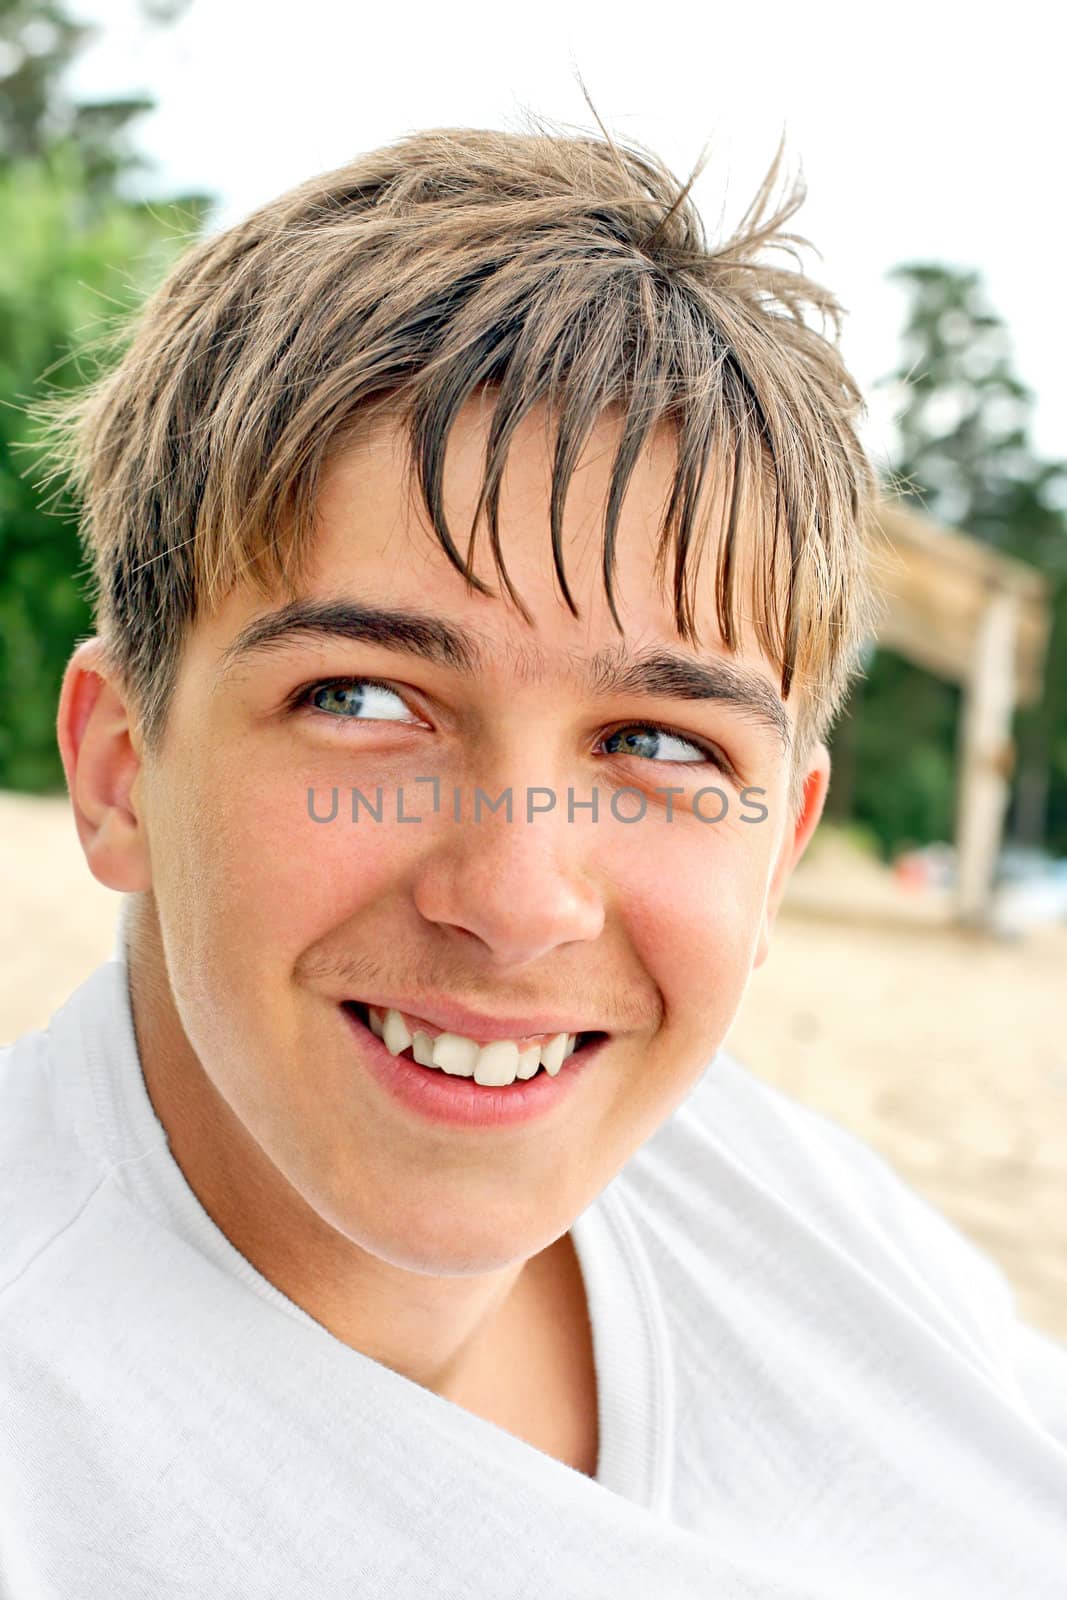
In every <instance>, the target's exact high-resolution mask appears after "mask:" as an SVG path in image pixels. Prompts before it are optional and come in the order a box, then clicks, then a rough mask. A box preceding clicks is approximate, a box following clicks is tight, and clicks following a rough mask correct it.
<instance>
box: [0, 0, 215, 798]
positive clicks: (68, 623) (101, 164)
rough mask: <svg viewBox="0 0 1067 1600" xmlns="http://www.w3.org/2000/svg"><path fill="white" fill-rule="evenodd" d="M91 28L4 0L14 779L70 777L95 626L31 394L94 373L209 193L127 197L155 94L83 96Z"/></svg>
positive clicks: (3, 315) (4, 278)
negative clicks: (67, 751)
mask: <svg viewBox="0 0 1067 1600" xmlns="http://www.w3.org/2000/svg"><path fill="white" fill-rule="evenodd" d="M87 40H88V30H87V29H86V28H84V27H83V26H81V25H79V24H74V23H72V22H70V21H69V20H68V19H67V17H66V16H65V14H64V13H63V11H62V9H61V8H60V6H58V5H57V4H53V3H47V4H35V3H30V0H0V90H2V93H0V237H2V238H3V240H4V248H3V251H2V252H0V401H2V403H0V786H3V787H6V788H12V789H27V790H46V789H52V788H62V786H63V782H64V779H63V770H62V765H61V762H60V759H59V752H58V748H57V745H56V738H55V715H56V702H57V698H58V694H59V687H60V683H61V681H62V675H63V669H64V667H65V665H66V662H67V659H68V658H69V655H70V651H71V649H72V648H73V645H74V644H75V643H76V641H77V639H78V638H79V637H83V636H85V635H86V634H88V633H89V631H90V628H91V619H90V614H89V607H88V604H87V602H86V599H85V590H86V583H85V578H86V574H85V572H84V569H83V566H82V552H81V547H80V545H79V542H78V536H77V528H76V523H75V521H74V519H73V517H72V516H71V515H69V514H68V515H66V516H63V515H58V514H55V513H51V512H49V511H48V510H47V509H45V507H44V505H43V504H42V495H41V493H40V491H39V486H38V478H39V474H38V473H36V472H35V451H34V443H35V439H36V429H35V427H34V424H33V423H32V421H31V419H30V416H29V407H30V406H31V405H32V403H33V402H34V400H36V399H38V398H40V397H41V396H42V395H44V394H54V393H56V392H57V391H59V390H62V389H65V388H69V387H72V386H74V385H77V384H79V383H81V382H82V381H84V379H85V377H86V376H88V373H87V371H86V368H85V358H84V355H80V354H79V352H85V351H86V350H87V349H88V348H89V347H91V345H92V344H93V341H94V339H95V338H96V336H97V335H98V334H100V333H102V332H103V331H104V330H105V329H106V328H108V327H110V326H112V325H113V324H114V321H115V319H116V317H118V318H121V317H123V316H124V315H125V313H126V312H128V310H130V309H132V308H133V307H134V306H136V305H137V304H138V303H139V301H140V300H142V299H143V298H144V296H145V294H146V293H147V292H148V291H149V290H150V289H151V288H153V287H154V286H155V284H156V283H157V282H158V281H159V279H160V278H161V277H162V276H163V274H164V272H165V271H166V269H167V266H168V265H169V263H170V261H171V260H172V259H173V257H174V255H175V253H176V252H177V251H178V250H179V249H180V248H182V246H183V245H184V244H185V242H186V241H187V239H188V236H189V234H190V232H195V231H197V230H198V229H199V227H200V225H201V223H202V219H203V216H204V213H205V210H206V205H207V202H206V200H205V199H204V198H203V197H201V196H185V197H182V199H181V200H180V201H176V202H174V203H172V204H169V205H167V206H164V207H161V206H159V205H149V204H147V203H145V202H143V201H135V200H130V199H128V198H125V197H124V196H123V194H122V193H121V192H120V187H121V180H122V179H123V178H124V177H125V176H126V175H127V174H129V173H131V172H132V171H134V170H135V169H136V168H137V167H139V166H140V165H141V162H140V161H139V158H138V157H137V155H136V152H135V151H134V150H133V149H132V147H131V144H130V141H129V138H128V124H129V123H130V122H131V121H132V120H133V119H134V118H135V117H136V116H137V115H139V114H140V113H141V112H142V111H144V110H145V109H146V108H147V106H148V105H149V104H150V102H147V101H145V100H144V99H142V98H137V97H131V98H129V99H127V100H117V101H108V102H102V103H98V104H94V105H76V104H73V103H72V102H71V100H70V98H69V96H68V95H67V93H66V90H65V88H64V74H65V73H66V70H67V68H68V66H69V65H70V63H71V61H72V60H73V59H74V57H75V55H76V54H77V52H78V50H80V49H81V48H83V47H84V45H85V44H86V42H87Z"/></svg>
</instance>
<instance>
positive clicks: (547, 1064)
mask: <svg viewBox="0 0 1067 1600" xmlns="http://www.w3.org/2000/svg"><path fill="white" fill-rule="evenodd" d="M367 1015H368V1018H369V1020H370V1027H371V1032H372V1033H376V1034H377V1035H378V1038H379V1039H381V1040H382V1042H383V1044H384V1045H385V1047H386V1049H387V1050H388V1051H389V1053H390V1054H391V1055H394V1056H398V1055H399V1054H400V1052H401V1051H402V1050H406V1049H407V1048H408V1046H409V1045H410V1046H411V1053H412V1055H413V1056H414V1057H415V1060H416V1061H417V1062H418V1063H419V1064H420V1066H423V1067H437V1068H439V1069H440V1070H441V1071H442V1072H448V1073H451V1074H452V1075H453V1076H455V1077H461V1078H473V1079H474V1081H475V1083H482V1084H486V1085H489V1086H492V1087H495V1088H500V1087H502V1086H503V1085H505V1084H508V1083H514V1081H515V1079H516V1078H532V1077H533V1075H534V1073H535V1072H536V1071H537V1069H538V1067H540V1066H543V1067H544V1069H545V1071H546V1072H547V1073H549V1074H550V1076H551V1077H553V1078H554V1077H555V1076H556V1074H557V1073H558V1072H559V1070H560V1068H561V1067H562V1065H563V1063H564V1061H566V1059H567V1057H568V1056H569V1055H571V1054H572V1053H573V1051H574V1047H575V1044H576V1042H577V1037H578V1036H577V1034H574V1033H557V1034H554V1035H553V1036H552V1037H551V1038H545V1039H544V1040H543V1041H542V1043H540V1044H537V1043H536V1042H531V1041H529V1040H525V1041H523V1042H521V1043H520V1042H517V1041H516V1040H514V1039H493V1040H492V1041H491V1042H490V1043H489V1044H481V1045H480V1044H478V1042H477V1041H476V1040H474V1039H467V1038H465V1037H464V1036H463V1034H460V1033H439V1034H437V1035H436V1037H434V1036H433V1035H431V1034H430V1033H428V1032H426V1031H425V1030H424V1029H422V1028H415V1029H412V1028H409V1027H408V1024H407V1021H406V1019H405V1017H404V1015H403V1013H402V1012H400V1011H394V1010H392V1009H390V1010H388V1011H386V1012H385V1013H384V1015H383V1013H382V1012H380V1011H376V1010H375V1009H374V1007H373V1006H368V1007H367Z"/></svg>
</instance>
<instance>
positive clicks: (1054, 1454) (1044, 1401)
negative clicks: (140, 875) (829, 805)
mask: <svg viewBox="0 0 1067 1600" xmlns="http://www.w3.org/2000/svg"><path fill="white" fill-rule="evenodd" d="M572 1237H573V1239H574V1244H575V1248H576V1251H577V1254H578V1258H579V1261H580V1264H581V1268H582V1273H583V1277H584V1279H585V1283H586V1289H587V1294H588V1298H589V1305H590V1315H591V1319H592V1326H593V1345H594V1355H595V1360H596V1367H597V1383H598V1396H599V1420H600V1435H601V1450H600V1461H599V1467H598V1472H597V1476H596V1479H595V1480H594V1479H592V1478H588V1477H585V1476H584V1475H583V1474H581V1473H580V1472H577V1471H574V1470H572V1469H571V1468H570V1467H567V1466H564V1465H563V1464H562V1463H561V1462H558V1461H556V1460H554V1459H553V1458H552V1457H550V1456H547V1455H545V1454H544V1453H543V1452H541V1451H539V1450H537V1449H535V1448H534V1447H533V1446H532V1445H528V1444H526V1443H525V1442H524V1441H522V1440H520V1439H518V1438H516V1437H514V1436H513V1435H511V1434H509V1433H506V1432H505V1431H504V1430H503V1429H501V1428H498V1427H496V1426H495V1425H494V1424H492V1423H490V1422H486V1421H484V1420H483V1419H481V1418H479V1417H475V1416H473V1415H472V1414H470V1413H469V1412H466V1411H464V1410H462V1409H461V1408H460V1407H458V1406H457V1405H455V1404H453V1403H452V1402H451V1401H447V1400H444V1399H442V1398H441V1397H440V1396H438V1395H435V1394H433V1393H431V1392H430V1391H429V1390H426V1389H423V1388H420V1387H419V1385H417V1384H415V1383H413V1382H411V1381H410V1380H409V1379H407V1378H404V1377H401V1376H399V1375H398V1374H396V1373H394V1372H392V1371H391V1370H390V1369H389V1368H387V1367H384V1366H381V1365H380V1364H378V1363H377V1362H375V1361H372V1360H371V1359H370V1358H368V1357H366V1356H364V1355H362V1354H360V1353H359V1352H358V1351H355V1350H352V1349H350V1348H349V1347H348V1346H346V1345H344V1344H342V1343H341V1342H340V1341H339V1340H337V1339H335V1338H334V1337H333V1336H332V1335H331V1334H330V1333H328V1332H327V1331H326V1329H325V1328H323V1327H322V1325H321V1324H320V1323H318V1322H316V1321H315V1320H314V1319H313V1318H311V1317H310V1316H309V1315H307V1313H305V1312H304V1311H302V1310H301V1309H300V1308H299V1307H298V1306H296V1305H295V1304H293V1303H292V1302H291V1301H290V1300H288V1299H287V1298H286V1297H285V1296H284V1295H283V1294H282V1293H280V1292H279V1290H277V1289H276V1288H274V1287H273V1285H271V1284H270V1283H269V1282H268V1281H267V1280H266V1279H265V1278H264V1277H262V1276H261V1275H260V1274H259V1273H258V1272H257V1271H256V1269H255V1268H254V1267H253V1266H252V1265H251V1264H250V1263H249V1262H248V1261H247V1260H246V1259H245V1258H244V1257H243V1256H242V1255H241V1254H240V1253H239V1252H238V1251H237V1250H236V1249H235V1247H234V1246H233V1245H232V1244H231V1243H230V1242H229V1240H228V1239H227V1238H226V1236H225V1235H224V1234H223V1233H222V1232H221V1230H220V1229H219V1228H218V1227H216V1225H215V1224H214V1223H213V1222H212V1221H211V1219H210V1217H209V1216H208V1215H207V1213H206V1212H205V1211H204V1210H203V1208H202V1207H201V1206H200V1204H199V1202H198V1200H197V1199H196V1197H195V1195H194V1194H193V1192H192V1190H191V1189H190V1188H189V1186H188V1184H187V1183H186V1181H185V1179H184V1176H183V1174H182V1171H181V1169H180V1167H179V1166H178V1165H177V1163H176V1161H175V1160H174V1157H173V1155H172V1154H171V1151H170V1148H169V1146H168V1143H167V1139H166V1135H165V1133H164V1130H163V1127H162V1125H161V1123H160V1122H159V1120H158V1118H157V1117H156V1115H155V1111H154V1108H153V1106H152V1102H151V1100H150V1099H149V1097H148V1094H147V1091H146V1089H145V1085H144V1080H143V1077H142V1075H141V1070H140V1063H139V1059H138V1055H137V1047H136V1040H135V1036H134V1032H133V1026H132V1019H131V1013H130V1006H129V996H128V987H127V969H126V966H125V964H124V958H123V950H122V945H121V935H120V942H119V944H118V945H117V946H116V951H115V954H114V956H113V957H112V959H111V960H109V961H107V962H105V963H104V964H103V965H102V966H100V967H99V968H98V969H97V970H96V972H94V973H93V974H92V976H91V977H90V978H89V979H87V981H86V982H85V983H83V984H82V985H81V987H80V988H78V989H77V990H76V991H75V992H74V994H73V995H72V996H71V998H70V999H69V1000H68V1001H67V1003H66V1004H65V1005H64V1006H63V1007H61V1009H60V1010H59V1011H58V1012H57V1013H56V1014H55V1016H54V1017H53V1018H52V1021H51V1023H50V1025H49V1027H48V1028H47V1030H44V1031H39V1032H33V1033H28V1034H24V1035H23V1036H22V1037H21V1038H20V1039H18V1040H17V1041H16V1042H15V1043H14V1044H13V1045H11V1046H10V1047H8V1048H7V1049H6V1050H5V1051H3V1052H0V1596H2V1597H3V1600H155V1597H160V1600H163V1597H166V1600H205V1597H210V1600H268V1597H269V1600H342V1597H343V1600H355V1597H357V1596H359V1597H363V1596H369V1597H374V1600H378V1597H386V1596H389V1597H392V1596H396V1597H399V1600H480V1597H482V1596H485V1597H492V1600H503V1597H506V1600H546V1597H547V1596H552V1597H554V1600H609V1597H610V1600H947V1597H955V1596H959V1597H960V1600H993V1597H995V1600H1063V1597H1064V1596H1065V1595H1067V1349H1064V1348H1063V1347H1061V1346H1059V1345H1057V1344H1056V1343H1054V1342H1053V1341H1052V1340H1049V1339H1047V1338H1045V1337H1043V1336H1041V1335H1039V1334H1038V1333H1036V1332H1035V1331H1033V1330H1031V1329H1028V1328H1026V1327H1024V1326H1022V1325H1021V1324H1020V1323H1019V1322H1018V1321H1017V1320H1016V1318H1015V1315H1014V1311H1013V1303H1012V1297H1011V1293H1010V1290H1009V1289H1008V1286H1007V1283H1006V1281H1005V1279H1004V1278H1003V1276H1002V1275H1001V1274H1000V1273H999V1271H998V1270H997V1269H996V1268H995V1267H994V1266H993V1265H992V1263H991V1262H990V1261H988V1260H987V1259H986V1258H985V1257H984V1256H983V1255H981V1254H980V1252H978V1251H977V1250H976V1249H975V1248H974V1247H973V1246H972V1245H970V1244H969V1243H968V1242H967V1241H966V1240H965V1239H964V1238H963V1236H962V1235H961V1234H959V1233H958V1232H957V1231H956V1230H955V1229H954V1228H953V1227H952V1226H951V1225H950V1224H949V1223H948V1222H947V1221H945V1220H944V1219H943V1218H942V1217H941V1216H940V1215H939V1213H937V1212H936V1211H935V1210H933V1209H932V1208H931V1207H930V1206H929V1205H927V1204H926V1203H925V1202H924V1201H923V1200H922V1199H920V1198H919V1197H918V1196H917V1195H915V1194H913V1193H912V1192H911V1191H910V1190H908V1189H907V1188H906V1187H905V1186H904V1184H903V1183H902V1182H901V1181H900V1179H898V1178H897V1177H896V1175H895V1174H894V1172H893V1171H892V1169H891V1168H890V1167H889V1166H888V1164H887V1163H886V1162H884V1161H883V1160H882V1159H881V1158H880V1157H879V1156H877V1155H876V1154H875V1153H874V1152H873V1151H871V1150H870V1149H868V1148H867V1147H866V1146H865V1145H863V1144H862V1143H860V1142H859V1141H858V1140H856V1139H855V1138H853V1137H852V1136H851V1135H849V1134H847V1133H846V1132H844V1131H843V1130H842V1129H840V1128H839V1127H837V1126H836V1125H834V1124H833V1123H831V1122H829V1121H828V1120H827V1119H825V1118H823V1117H821V1116H819V1115H817V1114H815V1113H813V1112H811V1111H808V1110H806V1109H804V1108H803V1107H801V1106H800V1105H798V1104H797V1103H795V1102H793V1101H792V1100H790V1099H789V1098H788V1097H786V1096H784V1095H782V1094H781V1093H779V1092H778V1091H776V1090H774V1089H772V1088H770V1087H768V1086H767V1085H765V1084H763V1083H761V1082H759V1081H758V1080H757V1079H755V1078H754V1077H752V1076H751V1075H750V1074H749V1073H748V1072H746V1071H745V1069H744V1068H743V1067H741V1066H740V1065H739V1064H738V1063H737V1062H736V1061H735V1060H733V1059H731V1057H730V1056H728V1055H727V1054H726V1053H725V1052H722V1051H720V1052H719V1053H718V1054H717V1055H716V1056H715V1057H714V1059H713V1060H712V1061H711V1062H710V1063H709V1065H708V1067H707V1068H706V1070H705V1072H704V1074H703V1076H702V1078H701V1080H700V1082H699V1083H698V1085H697V1086H696V1088H695V1089H694V1090H693V1092H692V1093H691V1095H690V1096H689V1098H688V1099H687V1100H686V1101H685V1102H684V1103H683V1105H681V1106H680V1107H679V1108H678V1109H677V1110H676V1111H675V1113H674V1114H673V1115H672V1116H671V1117H670V1119H669V1120H668V1121H667V1122H666V1123H665V1124H664V1125H663V1126H662V1127H661V1128H660V1129H659V1130H658V1132H657V1133H656V1134H655V1135H654V1136H653V1137H652V1138H651V1139H650V1140H649V1141H648V1142H647V1143H646V1144H645V1145H644V1146H642V1148H641V1149H640V1150H639V1151H638V1152H637V1153H636V1154H635V1155H634V1156H633V1157H632V1158H631V1160H630V1161H629V1162H628V1163H627V1165H626V1166H625V1167H624V1169H623V1170H622V1172H621V1173H619V1174H618V1175H617V1177H616V1178H615V1179H614V1180H613V1181H612V1182H611V1183H610V1184H609V1185H608V1187H607V1189H605V1190H604V1191H603V1192H602V1193H601V1194H600V1195H599V1196H598V1197H597V1199H596V1200H595V1201H594V1202H593V1204H592V1205H590V1206H589V1207H588V1208H587V1209H586V1210H585V1211H584V1212H583V1213H582V1214H581V1215H580V1216H579V1217H578V1218H577V1219H576V1220H575V1222H574V1224H573V1228H572Z"/></svg>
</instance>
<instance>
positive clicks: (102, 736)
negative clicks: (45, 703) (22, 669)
mask: <svg viewBox="0 0 1067 1600" xmlns="http://www.w3.org/2000/svg"><path fill="white" fill-rule="evenodd" d="M103 655H104V653H103V644H102V641H101V640H99V639H96V638H93V639H86V640H84V641H83V642H82V643H81V644H79V645H78V647H77V648H76V650H75V651H74V653H73V655H72V656H71V658H70V660H69V661H68V663H67V668H66V671H65V672H64V674H63V687H62V690H61V692H60V697H59V709H58V713H57V716H56V738H57V740H58V743H59V752H60V755H61V757H62V759H63V770H64V772H65V773H66V778H67V789H68V791H69V793H70V799H71V805H72V806H73V808H74V822H75V826H76V828H77V830H78V838H79V839H80V841H81V846H82V849H83V850H84V852H85V859H86V862H87V863H88V866H89V870H90V872H91V873H92V874H93V877H94V878H96V879H97V880H98V881H99V882H100V883H102V884H104V885H105V887H106V888H109V889H117V890H119V891H120V892H123V893H135V892H137V891H139V890H141V889H147V888H150V887H151V874H150V871H149V861H148V850H147V840H146V837H145V832H144V828H143V825H142V822H141V819H140V816H139V814H138V808H137V795H136V792H135V791H136V787H137V781H138V778H139V776H140V771H141V763H140V757H139V755H138V752H137V750H136V748H135V746H134V743H133V740H132V738H131V728H130V716H129V711H128V709H127V706H126V702H125V700H124V698H123V696H122V695H121V693H120V692H119V691H118V689H116V687H115V686H114V684H113V682H112V680H111V676H110V674H109V672H108V670H107V668H106V667H105V665H104V659H103Z"/></svg>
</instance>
